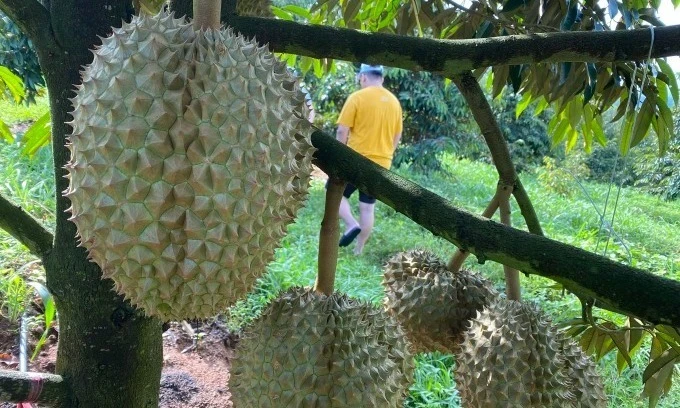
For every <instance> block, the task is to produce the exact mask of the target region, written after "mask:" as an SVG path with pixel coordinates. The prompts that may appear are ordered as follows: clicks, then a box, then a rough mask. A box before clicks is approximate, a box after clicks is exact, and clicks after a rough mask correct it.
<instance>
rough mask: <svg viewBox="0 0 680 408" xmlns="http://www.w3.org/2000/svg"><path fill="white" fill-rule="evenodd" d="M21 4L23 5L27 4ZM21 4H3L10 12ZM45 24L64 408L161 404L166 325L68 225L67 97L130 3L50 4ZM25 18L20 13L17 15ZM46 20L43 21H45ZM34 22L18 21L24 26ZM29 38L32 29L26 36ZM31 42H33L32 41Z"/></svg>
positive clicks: (52, 260)
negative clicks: (66, 394) (117, 282)
mask: <svg viewBox="0 0 680 408" xmlns="http://www.w3.org/2000/svg"><path fill="white" fill-rule="evenodd" d="M22 1H23V0H22ZM29 2H31V3H33V2H34V1H33V0H29ZM16 3H17V2H16V1H14V0H12V1H8V0H0V7H2V9H3V10H4V11H7V10H10V13H8V14H9V15H15V16H16V15H17V13H14V14H12V12H11V11H16V10H14V9H13V8H12V7H13V6H15V5H16ZM50 4H51V5H50V10H49V13H48V15H47V18H48V23H47V24H46V27H49V28H50V30H51V35H52V36H53V39H54V41H53V42H52V43H51V44H48V46H45V44H46V43H45V42H37V41H36V42H35V44H36V51H37V54H38V58H39V61H40V65H41V68H42V70H43V73H44V75H45V80H46V83H47V88H48V90H49V98H50V112H51V115H52V143H53V151H54V169H55V182H56V194H57V208H56V215H57V217H56V218H57V219H56V230H55V242H54V247H53V249H52V251H51V252H50V253H49V254H48V256H45V257H44V266H45V270H46V275H47V286H48V288H49V289H50V291H51V292H52V294H53V295H54V298H55V301H56V304H57V309H58V310H59V323H60V325H59V326H60V327H59V328H60V331H59V349H58V356H57V366H56V371H57V374H59V375H61V376H62V377H63V378H66V379H68V380H69V383H70V384H72V394H71V398H70V400H69V401H65V402H60V403H59V404H57V406H59V407H78V408H86V407H92V408H95V407H96V408H108V407H111V408H120V407H130V408H139V407H149V408H151V407H157V406H158V390H159V384H160V373H161V365H162V339H161V322H160V321H158V320H156V319H151V318H146V317H144V316H143V315H142V314H141V313H140V312H139V311H137V310H135V309H133V308H132V307H131V306H130V305H129V304H128V303H127V302H125V301H124V300H123V298H122V297H121V296H119V295H117V294H116V293H115V292H113V290H112V287H113V285H112V282H111V281H110V280H102V279H101V271H100V269H99V268H98V267H97V266H96V265H95V264H94V263H92V262H90V261H88V260H87V258H86V253H85V250H84V249H82V248H79V247H77V246H76V239H75V236H76V228H75V225H74V224H73V223H71V222H70V221H68V219H67V218H68V217H69V214H68V213H67V208H68V207H69V206H70V203H69V201H68V200H67V199H66V198H64V197H62V195H61V192H62V191H64V190H65V189H66V187H67V180H66V179H65V178H64V175H65V170H64V165H65V164H66V163H67V161H68V158H69V153H68V150H67V149H66V148H65V142H66V136H67V135H68V133H69V132H70V128H69V126H68V125H66V122H68V121H69V120H70V119H71V118H70V115H69V114H68V112H69V111H70V110H71V109H72V107H71V103H70V101H69V98H70V97H72V96H73V88H74V84H77V83H79V82H80V74H79V70H80V68H81V66H83V65H85V64H88V63H90V62H91V60H92V54H91V52H90V51H89V49H91V48H93V46H94V45H96V43H98V38H97V36H98V35H99V36H104V35H106V34H108V32H109V31H110V29H111V27H112V26H120V24H121V22H122V20H124V19H129V17H130V16H131V14H132V7H131V3H130V1H121V0H118V1H111V0H90V1H87V2H84V1H76V0H62V1H58V2H51V3H50ZM19 17H21V16H19ZM42 18H43V19H44V17H42ZM30 21H31V19H29V20H28V21H23V23H22V22H20V21H17V23H19V24H20V26H22V27H24V26H26V25H30ZM28 34H29V36H30V35H31V32H30V31H29V32H28ZM31 39H33V38H31Z"/></svg>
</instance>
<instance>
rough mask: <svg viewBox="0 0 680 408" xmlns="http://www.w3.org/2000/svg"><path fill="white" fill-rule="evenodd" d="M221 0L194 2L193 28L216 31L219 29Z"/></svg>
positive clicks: (197, 0) (198, 0) (199, 0)
mask: <svg viewBox="0 0 680 408" xmlns="http://www.w3.org/2000/svg"><path fill="white" fill-rule="evenodd" d="M221 12H222V1H221V0H194V20H193V23H194V28H195V29H196V30H201V29H203V30H207V29H210V28H211V29H213V30H217V29H219V28H220V13H221Z"/></svg>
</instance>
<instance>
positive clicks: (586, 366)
mask: <svg viewBox="0 0 680 408" xmlns="http://www.w3.org/2000/svg"><path fill="white" fill-rule="evenodd" d="M561 351H562V354H563V356H564V363H565V366H566V370H567V377H568V378H569V379H570V388H569V390H570V392H571V393H572V394H573V395H574V397H575V399H576V405H575V406H576V407H577V408H607V406H608V402H607V394H606V393H605V389H604V383H603V381H602V376H601V375H600V373H599V372H598V371H597V366H596V365H595V363H594V362H593V359H592V358H590V357H589V356H587V355H586V354H585V353H584V352H583V350H582V349H581V347H580V346H579V345H578V344H576V343H574V342H573V341H572V340H571V339H566V338H565V339H563V340H562V350H561Z"/></svg>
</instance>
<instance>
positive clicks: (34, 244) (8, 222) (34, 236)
mask: <svg viewBox="0 0 680 408" xmlns="http://www.w3.org/2000/svg"><path fill="white" fill-rule="evenodd" d="M0 228H2V229H4V230H5V231H7V232H8V233H9V234H10V235H11V236H13V237H14V238H16V239H17V240H18V241H19V242H21V243H22V244H24V245H25V246H26V247H27V248H28V249H29V251H31V253H32V254H33V255H35V256H38V257H40V258H42V257H44V256H45V255H46V254H47V253H49V252H50V251H51V250H52V242H53V240H54V237H53V236H52V234H51V233H50V232H49V231H47V229H45V227H43V226H42V225H41V224H40V223H39V222H38V221H37V220H36V219H35V218H33V217H31V216H30V215H29V214H28V213H27V212H25V211H24V210H23V209H22V208H21V207H18V206H16V205H14V204H12V203H10V202H9V201H8V200H7V199H6V198H5V197H3V196H2V194H0Z"/></svg>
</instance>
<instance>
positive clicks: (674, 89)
mask: <svg viewBox="0 0 680 408" xmlns="http://www.w3.org/2000/svg"><path fill="white" fill-rule="evenodd" d="M678 1H679V2H680V0H678ZM656 63H657V64H659V68H661V72H663V73H664V74H666V76H667V77H668V82H669V83H668V87H669V88H670V89H671V95H673V102H674V103H675V105H680V91H679V90H678V79H677V78H676V77H675V72H673V68H671V66H670V65H668V63H667V62H666V61H665V60H663V59H660V58H659V59H657V60H656Z"/></svg>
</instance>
